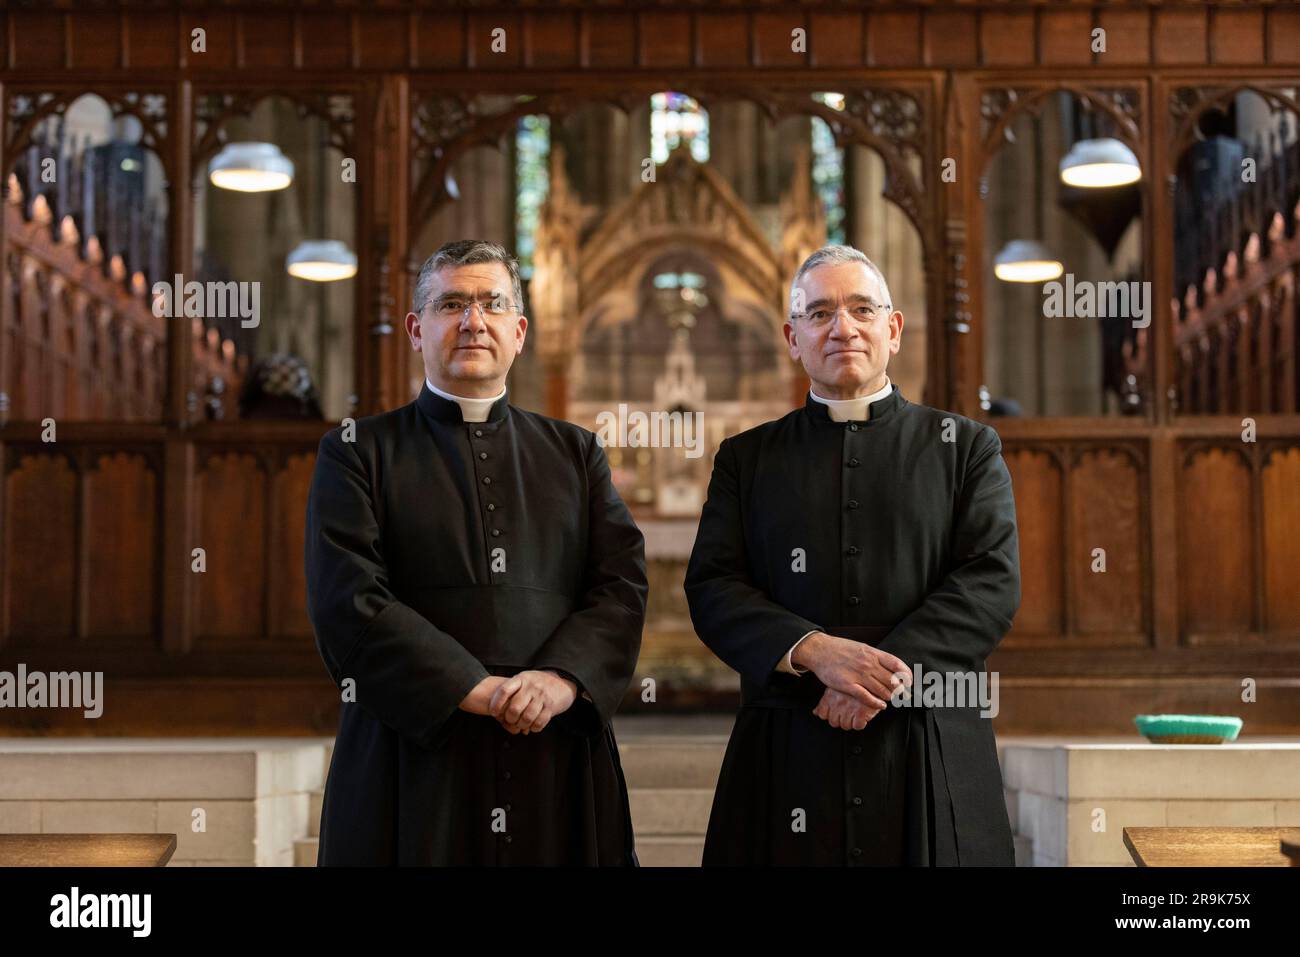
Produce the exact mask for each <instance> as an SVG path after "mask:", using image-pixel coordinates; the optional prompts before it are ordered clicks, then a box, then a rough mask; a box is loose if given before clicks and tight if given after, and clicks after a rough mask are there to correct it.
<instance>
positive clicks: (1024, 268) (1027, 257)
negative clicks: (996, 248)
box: [993, 239, 1065, 282]
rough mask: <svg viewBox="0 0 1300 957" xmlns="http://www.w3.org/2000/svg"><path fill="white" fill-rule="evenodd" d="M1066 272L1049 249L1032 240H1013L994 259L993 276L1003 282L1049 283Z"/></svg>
mask: <svg viewBox="0 0 1300 957" xmlns="http://www.w3.org/2000/svg"><path fill="white" fill-rule="evenodd" d="M1063 272H1065V267H1064V266H1063V265H1061V263H1060V262H1059V261H1058V260H1057V259H1055V258H1054V257H1053V256H1052V254H1051V253H1050V252H1048V251H1047V247H1046V246H1044V245H1043V244H1042V243H1039V242H1035V241H1034V240H1032V239H1013V240H1011V242H1009V243H1007V244H1006V245H1005V246H1003V247H1002V250H1001V252H999V253H998V254H997V256H996V257H995V258H994V259H993V275H995V276H997V277H998V278H999V279H1001V280H1002V281H1003V282H1047V281H1048V280H1049V279H1055V278H1056V277H1057V276H1059V275H1061V273H1063Z"/></svg>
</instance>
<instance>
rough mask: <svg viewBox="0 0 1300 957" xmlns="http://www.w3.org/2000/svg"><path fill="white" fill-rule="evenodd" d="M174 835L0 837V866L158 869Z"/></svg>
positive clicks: (173, 845) (172, 849)
mask: <svg viewBox="0 0 1300 957" xmlns="http://www.w3.org/2000/svg"><path fill="white" fill-rule="evenodd" d="M174 853H176V835H175V834H0V867H162V866H163V865H164V864H166V863H167V862H168V861H169V860H171V857H172V855H173V854H174Z"/></svg>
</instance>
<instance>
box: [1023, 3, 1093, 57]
mask: <svg viewBox="0 0 1300 957" xmlns="http://www.w3.org/2000/svg"><path fill="white" fill-rule="evenodd" d="M1038 36H1039V43H1040V45H1041V47H1042V56H1043V65H1044V66H1047V65H1051V66H1056V65H1061V66H1079V65H1082V64H1085V63H1091V62H1092V12H1091V11H1089V10H1044V11H1043V12H1042V15H1041V16H1040V18H1039V21H1038ZM1103 62H1105V61H1104V58H1103Z"/></svg>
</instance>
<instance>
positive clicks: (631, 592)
mask: <svg viewBox="0 0 1300 957" xmlns="http://www.w3.org/2000/svg"><path fill="white" fill-rule="evenodd" d="M586 473H587V501H588V510H589V511H588V524H587V567H586V571H585V581H584V594H583V598H582V601H581V603H580V605H579V607H578V608H577V610H576V611H574V612H573V614H571V615H569V617H567V618H565V619H564V621H562V622H561V623H560V625H559V626H558V627H557V628H556V629H555V631H553V632H552V633H551V635H550V637H549V638H547V639H546V641H545V643H544V644H543V645H542V647H541V648H539V649H538V650H537V654H536V655H534V656H533V661H532V663H531V665H530V667H532V668H534V669H536V670H542V669H547V668H550V669H554V670H556V671H560V672H563V673H565V674H566V675H567V676H569V677H571V678H572V679H573V680H575V681H576V682H577V684H578V694H579V700H578V701H576V702H575V703H574V711H575V714H577V715H584V716H586V717H587V718H589V719H590V720H584V724H585V725H586V730H588V731H591V732H595V731H598V730H600V729H601V728H603V727H604V726H605V724H607V723H608V722H609V720H610V719H611V718H612V717H613V716H614V712H615V711H616V710H617V709H618V706H619V703H620V702H621V701H622V700H623V694H624V692H626V691H627V686H628V683H629V682H630V681H631V680H632V674H633V672H635V670H636V661H637V654H638V652H639V651H640V650H641V630H642V628H643V627H644V625H645V609H646V595H647V593H648V592H649V590H650V586H649V583H648V582H647V580H646V567H645V537H644V536H643V535H642V534H641V529H639V528H637V526H636V522H634V521H633V520H632V513H631V512H629V511H628V508H627V506H626V505H624V504H623V499H622V498H620V497H619V494H618V490H617V489H615V488H614V482H613V480H612V478H611V477H610V472H609V461H608V460H607V459H606V457H605V451H604V449H602V448H601V447H600V445H599V443H598V442H597V441H596V437H595V435H591V436H590V437H589V442H588V446H587V449H586ZM584 691H585V692H587V694H589V695H590V696H591V705H594V708H589V707H584V705H585V704H586V702H584V701H583V700H582V698H581V695H582V692H584Z"/></svg>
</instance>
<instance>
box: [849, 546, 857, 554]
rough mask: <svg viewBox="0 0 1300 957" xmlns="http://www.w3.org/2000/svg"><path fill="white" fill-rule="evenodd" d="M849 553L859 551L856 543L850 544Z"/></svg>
mask: <svg viewBox="0 0 1300 957" xmlns="http://www.w3.org/2000/svg"><path fill="white" fill-rule="evenodd" d="M848 553H849V554H850V555H856V554H857V553H858V546H856V545H850V546H849V548H848Z"/></svg>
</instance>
